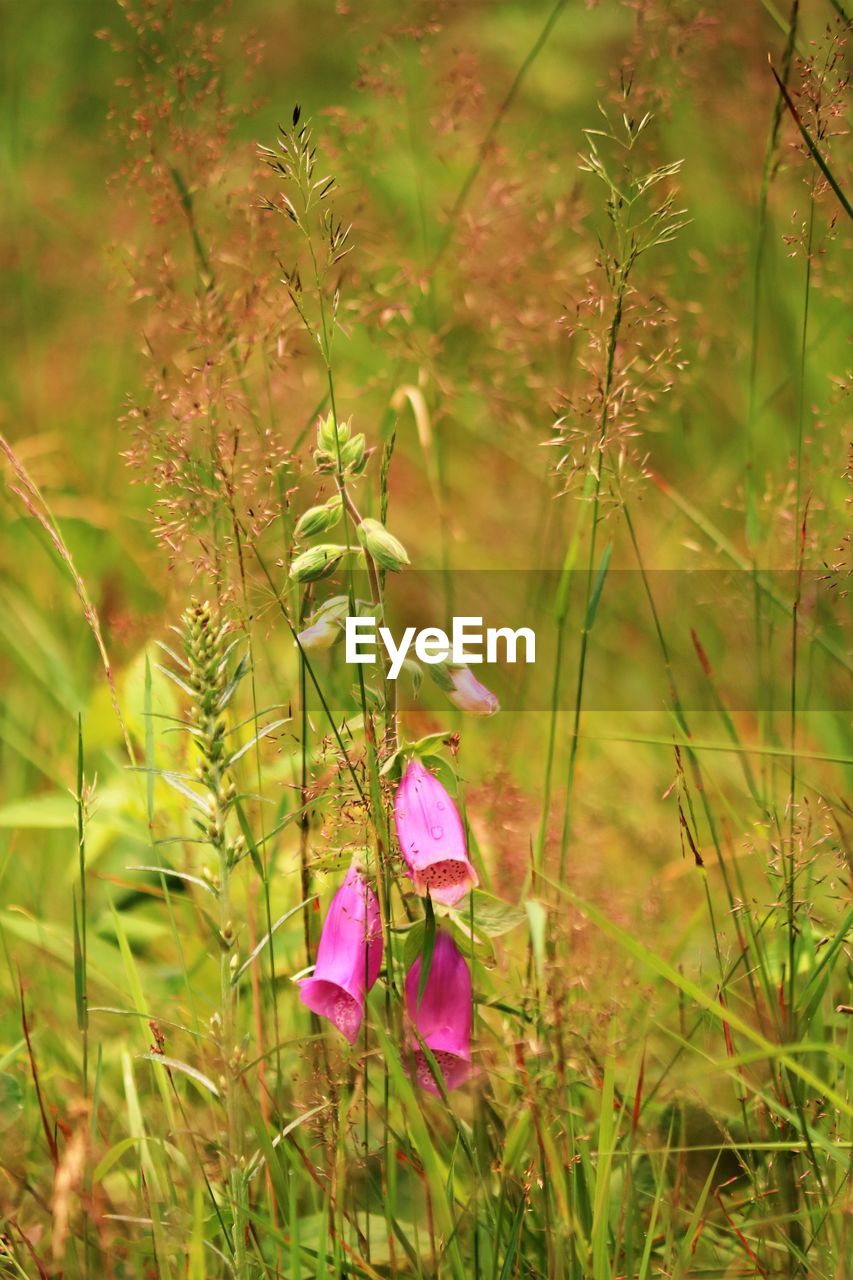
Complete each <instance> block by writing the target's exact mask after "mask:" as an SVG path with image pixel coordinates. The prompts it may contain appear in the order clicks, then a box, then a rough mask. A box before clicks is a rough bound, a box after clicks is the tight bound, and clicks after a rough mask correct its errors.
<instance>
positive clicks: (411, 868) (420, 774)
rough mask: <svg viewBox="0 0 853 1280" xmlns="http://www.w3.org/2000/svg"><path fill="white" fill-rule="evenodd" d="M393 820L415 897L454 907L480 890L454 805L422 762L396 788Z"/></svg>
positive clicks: (415, 762) (411, 763) (413, 763)
mask: <svg viewBox="0 0 853 1280" xmlns="http://www.w3.org/2000/svg"><path fill="white" fill-rule="evenodd" d="M394 821H395V823H396V826H397V838H398V840H399V841H400V848H401V850H402V852H403V857H404V859H405V861H406V867H407V870H408V874H409V876H410V878H411V880H412V883H413V884H414V886H415V892H416V893H419V894H420V895H421V896H422V897H423V896H424V895H425V894H426V893H429V894H430V896H431V897H432V898H433V900H434V901H435V902H440V903H442V905H443V906H446V907H452V906H453V905H454V903H456V902H458V901H459V899H460V898H462V897H464V896H465V894H466V893H468V891H469V890H470V889H475V888H476V887H477V885H478V884H479V880H478V878H477V872H476V871H475V870H474V868H473V866H472V865H471V863H470V861H469V859H468V849H467V843H466V840H465V828H464V827H463V825H462V819H461V818H460V817H459V812H458V810H457V808H456V805H455V804H454V803H453V801H452V799H451V798H450V795H449V794H448V792H447V791H446V790H445V788H444V787H443V786H442V785H441V783H440V782H439V780H438V778H435V777H433V775H432V774H431V773H429V772H428V770H426V769H425V768H424V766H423V765H422V764H421V762H420V760H410V761H409V764H408V766H407V767H406V772H405V773H404V774H403V780H402V782H401V783H400V785H399V787H398V788H397V793H396V795H395V797H394Z"/></svg>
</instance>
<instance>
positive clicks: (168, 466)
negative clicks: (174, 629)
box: [105, 0, 291, 598]
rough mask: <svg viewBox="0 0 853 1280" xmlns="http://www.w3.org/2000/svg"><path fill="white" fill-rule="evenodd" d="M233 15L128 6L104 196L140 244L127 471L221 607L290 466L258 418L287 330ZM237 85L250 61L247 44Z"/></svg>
mask: <svg viewBox="0 0 853 1280" xmlns="http://www.w3.org/2000/svg"><path fill="white" fill-rule="evenodd" d="M228 7H229V6H228V5H227V4H224V5H215V6H214V7H213V8H212V9H211V8H210V7H209V6H206V5H202V4H200V3H198V0H187V3H186V4H185V5H173V4H172V3H170V0H123V4H122V9H123V11H124V17H125V20H126V27H125V28H124V29H123V30H119V31H118V32H109V33H105V34H106V36H107V38H109V39H110V40H111V41H112V43H113V46H114V48H115V50H116V52H117V53H119V55H120V56H121V57H122V58H123V59H124V60H125V61H126V62H128V63H130V65H131V67H133V66H135V74H133V75H129V76H127V77H126V78H124V79H122V80H121V81H120V83H119V89H120V94H121V96H120V97H119V99H118V100H117V103H116V105H115V106H114V108H113V111H112V122H113V127H114V129H115V130H116V132H117V134H118V136H119V138H120V140H121V142H122V144H123V154H124V156H125V157H126V158H125V161H124V164H123V167H122V169H121V170H120V172H119V173H118V174H117V175H116V177H115V179H114V187H115V189H116V191H117V192H119V193H120V195H121V198H122V199H123V200H124V201H125V202H126V203H127V205H128V206H129V212H130V214H131V216H132V217H133V219H134V223H135V228H136V239H135V242H134V243H132V244H129V243H125V244H123V245H122V246H121V247H120V248H119V250H118V252H119V254H120V256H121V260H122V262H123V265H124V267H125V269H126V271H127V274H128V276H129V279H130V292H131V298H132V300H133V301H134V303H135V304H136V305H137V307H138V308H139V309H142V310H143V312H144V321H143V322H142V324H141V328H142V329H143V332H144V344H143V350H144V352H145V355H146V357H147V361H148V375H147V383H148V394H147V396H146V397H145V398H144V399H139V400H137V401H136V402H133V403H131V404H130V405H129V407H128V410H127V412H126V414H125V417H124V423H125V426H126V428H127V430H128V432H129V434H130V436H131V443H130V445H129V447H128V448H127V450H126V453H125V457H126V460H127V461H128V463H129V465H130V466H131V468H132V469H133V472H134V473H135V476H136V478H137V479H138V480H139V481H140V482H141V483H144V484H145V485H147V486H148V487H149V489H150V492H151V495H152V515H153V518H154V532H155V534H156V536H157V537H158V539H159V540H160V542H161V543H162V544H163V546H164V547H165V548H166V550H167V551H168V553H169V555H170V558H171V559H172V561H173V563H175V564H177V563H179V562H182V561H184V560H185V559H186V558H187V557H189V558H190V560H191V563H192V565H193V568H194V570H195V572H196V573H199V574H202V575H204V576H206V577H207V578H208V580H209V581H212V582H215V583H216V584H217V590H218V591H219V593H220V596H221V597H222V598H224V595H225V593H229V592H230V593H232V594H234V593H236V592H238V591H239V579H240V576H241V572H242V571H241V569H240V566H239V563H238V562H239V559H240V556H241V555H242V553H243V551H244V549H245V547H246V546H247V545H251V544H252V543H253V542H254V540H255V539H257V538H259V537H260V536H261V535H262V533H263V531H264V530H265V529H266V528H267V526H268V525H269V524H270V523H272V522H273V521H274V520H275V519H277V518H278V517H279V515H280V514H281V508H282V504H283V493H284V491H285V490H286V488H287V486H288V477H289V476H290V474H291V459H290V451H289V449H288V448H287V445H286V442H285V441H284V440H283V439H282V436H281V433H280V431H279V430H278V429H277V428H276V427H275V426H274V425H273V422H272V421H271V419H270V418H269V417H268V416H267V414H266V413H265V412H264V411H262V408H261V403H262V401H267V400H268V397H269V395H271V394H274V393H275V390H276V389H277V384H275V385H274V384H273V383H272V375H273V373H275V372H277V371H278V369H279V367H280V365H281V359H282V355H283V352H284V350H285V348H286V346H287V339H286V332H287V325H288V317H287V316H286V315H285V316H282V314H281V309H280V306H279V305H278V302H277V300H275V299H274V296H273V292H271V287H272V285H273V282H274V279H275V273H274V267H273V262H274V249H273V244H272V241H271V239H270V236H269V232H270V228H269V225H268V222H267V220H266V219H265V218H264V217H263V216H262V214H261V212H260V211H259V209H258V207H257V201H256V200H255V199H254V198H253V194H252V193H253V181H254V178H255V172H254V171H255V170H256V169H257V161H256V159H255V157H254V154H253V151H252V149H251V148H245V149H244V147H243V146H242V145H241V144H238V143H237V142H236V140H235V137H234V126H235V123H236V121H237V119H238V111H237V109H236V107H235V106H234V105H233V104H232V103H229V102H228V100H227V99H226V96H225V94H224V91H223V78H222V77H223V73H222V57H223V49H222V44H223V38H224V31H223V26H222V24H223V22H224V20H225V17H226V15H227V10H228ZM246 51H247V58H246V71H247V75H248V74H251V70H252V68H253V67H254V66H255V65H256V64H257V60H258V55H259V50H258V47H257V45H256V43H255V42H253V41H252V40H247V41H246Z"/></svg>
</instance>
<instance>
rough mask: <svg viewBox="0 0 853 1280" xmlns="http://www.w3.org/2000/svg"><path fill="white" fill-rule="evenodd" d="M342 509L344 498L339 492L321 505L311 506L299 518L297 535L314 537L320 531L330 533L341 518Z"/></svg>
mask: <svg viewBox="0 0 853 1280" xmlns="http://www.w3.org/2000/svg"><path fill="white" fill-rule="evenodd" d="M342 510H343V500H342V498H341V495H340V494H339V493H336V494H334V495H333V497H331V498H330V499H329V501H328V502H325V503H323V505H322V506H321V507H309V509H308V510H307V511H306V512H305V514H304V515H303V516H301V517H300V519H299V522H298V524H297V526H296V530H295V533H296V537H297V538H313V537H314V536H315V535H316V534H318V533H328V532H329V530H330V529H334V527H335V525H336V524H337V523H338V521H339V520H340V518H341V511H342Z"/></svg>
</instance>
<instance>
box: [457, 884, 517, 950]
mask: <svg viewBox="0 0 853 1280" xmlns="http://www.w3.org/2000/svg"><path fill="white" fill-rule="evenodd" d="M472 898H473V907H474V932H475V933H486V934H488V935H489V937H490V938H499V937H500V936H501V934H504V933H509V931H510V930H511V929H516V928H518V926H519V925H520V924H524V921H525V920H526V919H527V913H526V912H525V911H524V909H523V908H522V907H514V906H513V905H512V904H511V903H509V902H504V901H503V899H502V898H496V897H494V896H493V894H491V893H486V892H485V891H484V890H483V889H475V890H474V891H473V894H471V895H470V896H468V897H466V898H463V899H462V901H461V902H459V903H457V905H456V906H455V907H454V908H453V910H454V913H455V914H456V915H458V916H459V917H460V918H461V920H462V922H463V923H464V925H465V928H466V930H467V929H468V926H469V924H470V921H471V899H472Z"/></svg>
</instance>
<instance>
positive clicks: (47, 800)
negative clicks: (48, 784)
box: [0, 791, 77, 831]
mask: <svg viewBox="0 0 853 1280" xmlns="http://www.w3.org/2000/svg"><path fill="white" fill-rule="evenodd" d="M0 827H22V828H23V827H26V828H29V829H32V830H41V831H49V830H54V831H59V830H65V829H69V830H74V829H76V827H77V811H76V808H75V804H74V799H73V797H71V796H70V795H69V794H68V792H67V791H50V792H46V793H45V794H44V795H40V796H28V797H26V798H25V799H23V800H13V801H12V802H11V803H10V804H4V805H3V806H2V808H0Z"/></svg>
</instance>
